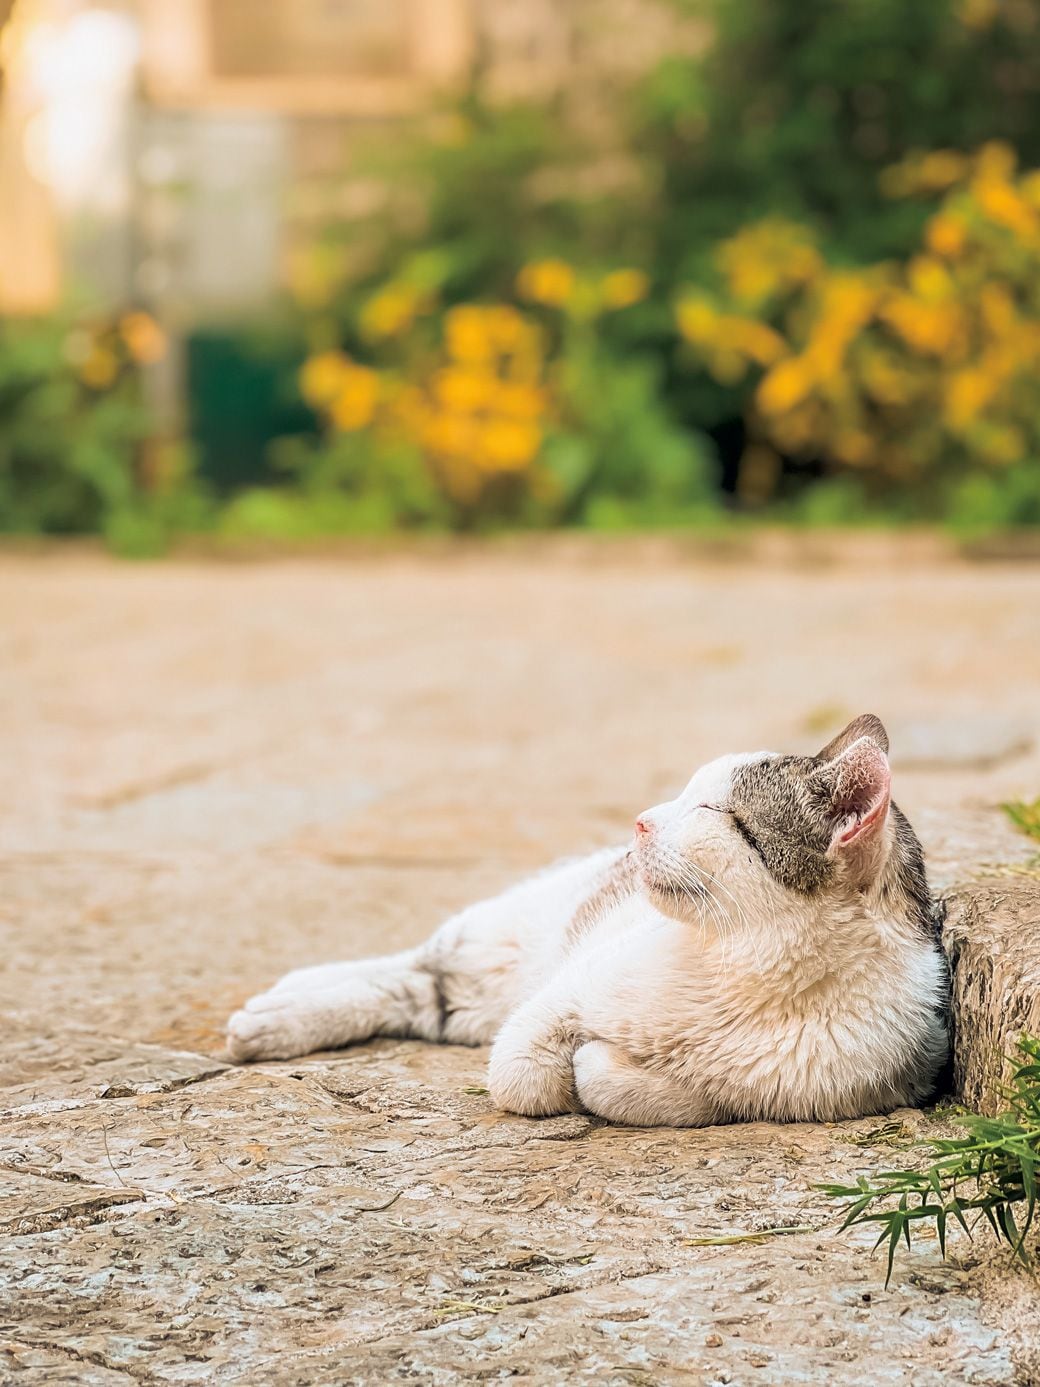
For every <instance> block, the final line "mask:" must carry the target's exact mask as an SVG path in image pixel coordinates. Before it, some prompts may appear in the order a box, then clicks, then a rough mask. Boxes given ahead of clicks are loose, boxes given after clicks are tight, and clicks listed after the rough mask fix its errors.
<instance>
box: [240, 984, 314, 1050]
mask: <svg viewBox="0 0 1040 1387" xmlns="http://www.w3.org/2000/svg"><path fill="white" fill-rule="evenodd" d="M309 1011H310V1009H309V1008H308V1006H307V1005H306V1003H305V1002H304V1001H303V999H302V998H299V997H295V996H293V995H292V994H291V993H285V992H281V993H279V992H263V993H261V994H260V996H259V997H251V998H250V999H249V1001H248V1002H246V1004H245V1006H244V1007H243V1008H242V1010H241V1011H236V1012H235V1014H234V1015H233V1016H232V1017H231V1019H230V1020H229V1021H228V1025H227V1047H228V1051H229V1053H230V1055H231V1058H232V1059H233V1060H235V1061H236V1062H237V1063H239V1064H242V1063H244V1062H246V1061H248V1060H287V1059H295V1058H296V1057H297V1056H298V1055H306V1054H309V1053H310V1051H311V1050H313V1049H315V1048H316V1046H315V1043H314V1036H313V1035H312V1031H313V1029H314V1027H313V1025H312V1024H311V1017H310V1015H309Z"/></svg>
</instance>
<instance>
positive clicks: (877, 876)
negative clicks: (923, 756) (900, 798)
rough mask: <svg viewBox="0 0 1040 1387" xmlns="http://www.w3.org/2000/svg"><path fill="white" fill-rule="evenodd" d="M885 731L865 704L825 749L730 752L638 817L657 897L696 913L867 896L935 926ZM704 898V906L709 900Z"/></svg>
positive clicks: (640, 848)
mask: <svg viewBox="0 0 1040 1387" xmlns="http://www.w3.org/2000/svg"><path fill="white" fill-rule="evenodd" d="M887 752H888V735H887V733H886V732H885V729H884V727H883V726H882V724H881V722H880V721H879V719H878V718H876V717H874V716H873V714H870V713H865V714H863V715H862V716H861V717H858V718H855V719H854V720H853V721H852V722H850V723H849V725H848V727H846V728H845V729H844V731H842V732H840V733H839V734H838V736H837V737H835V738H834V739H833V741H831V742H829V743H828V744H827V746H825V747H824V748H823V750H822V751H821V752H820V753H819V754H818V755H816V756H783V755H779V754H778V753H776V752H766V751H760V752H753V753H751V754H748V755H737V756H723V757H720V758H719V760H717V761H712V762H710V763H709V764H708V765H706V766H704V767H702V768H701V770H699V771H698V772H697V774H696V775H695V776H694V777H693V779H692V780H691V781H690V783H689V785H687V787H686V789H685V790H684V791H683V792H682V794H681V795H680V796H679V797H678V799H675V800H672V801H671V802H670V803H668V804H662V805H658V806H657V807H656V808H654V809H650V810H647V811H646V813H644V814H641V815H640V816H639V818H638V819H637V821H636V858H637V861H638V864H639V868H640V871H641V874H642V877H643V880H644V883H645V885H646V887H647V889H648V890H649V892H650V895H651V898H652V899H653V900H654V903H655V905H657V906H658V908H659V909H661V910H662V911H664V912H665V913H667V914H670V915H675V916H678V917H679V918H688V917H690V916H698V917H706V916H708V915H710V914H711V913H712V911H715V912H724V913H725V915H726V916H727V918H731V919H732V918H736V917H739V914H740V912H741V911H745V912H746V911H747V910H748V909H750V908H752V907H753V908H754V909H755V911H756V913H757V914H761V912H762V910H763V909H764V910H765V911H766V912H767V914H768V912H772V913H773V916H774V918H777V919H779V918H780V916H781V913H786V914H792V913H798V911H799V908H801V911H802V912H803V913H804V907H805V906H806V905H810V904H817V905H822V906H824V907H826V906H827V905H828V904H829V903H832V902H833V903H834V904H835V905H836V906H837V905H838V904H839V903H847V902H849V901H855V900H857V899H858V898H859V899H861V898H863V897H865V896H866V897H869V898H870V899H871V900H872V901H874V902H878V901H880V902H881V904H882V905H884V904H885V903H886V901H887V898H888V897H890V896H891V904H892V907H893V909H897V910H899V912H900V913H902V914H909V916H910V917H911V918H913V919H914V923H919V924H920V925H921V927H922V928H928V927H929V921H930V900H929V896H928V889H927V885H926V882H925V876H924V866H923V861H922V855H921V848H920V844H919V843H918V841H917V839H916V837H915V836H914V833H913V830H912V829H911V828H910V825H909V824H908V823H907V821H906V819H905V818H904V817H903V815H902V814H900V812H899V810H898V809H897V808H896V807H895V805H893V804H892V802H891V772H890V770H889V765H888V755H887ZM706 907H707V909H706Z"/></svg>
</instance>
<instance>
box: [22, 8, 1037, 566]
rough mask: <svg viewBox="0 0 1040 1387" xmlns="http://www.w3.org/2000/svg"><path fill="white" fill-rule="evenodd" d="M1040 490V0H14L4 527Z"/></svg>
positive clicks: (502, 515) (422, 521)
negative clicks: (911, 2)
mask: <svg viewBox="0 0 1040 1387" xmlns="http://www.w3.org/2000/svg"><path fill="white" fill-rule="evenodd" d="M755 516H765V517H768V518H771V519H774V520H784V521H787V522H792V523H799V524H816V525H836V524H864V523H868V524H908V523H922V522H924V523H941V524H943V525H947V526H951V527H953V528H954V529H955V530H958V531H960V532H969V533H970V532H980V531H981V532H985V531H1004V530H1008V529H1011V528H1015V527H1023V526H1030V525H1037V524H1040V0H918V3H916V4H914V5H911V6H908V5H906V4H905V3H902V2H901V0H844V3H842V4H834V3H830V2H828V0H724V3H720V4H714V5H713V4H712V3H710V0H703V3H696V0H685V2H680V0H567V2H566V3H563V0H378V3H376V2H375V0H265V3H263V4H259V5H258V4H255V3H252V2H251V0H106V2H105V3H91V0H0V530H3V531H5V532H13V533H27V534H83V533H85V534H99V535H101V536H103V538H104V540H105V541H106V542H107V543H108V544H109V546H110V547H112V548H113V549H115V550H116V551H118V552H123V553H127V554H151V553H157V552H161V551H162V550H163V549H165V548H166V547H167V546H168V545H169V544H170V542H171V541H173V540H175V539H176V538H177V537H178V536H180V535H195V534H200V533H201V534H210V535H214V536H217V537H226V538H228V539H262V540H289V541H294V542H298V541H301V540H307V539H311V538H320V537H326V536H335V535H342V534H359V533H361V534H369V533H385V532H396V531H404V530H416V529H426V530H431V529H432V530H488V529H493V528H502V527H548V526H585V527H590V528H594V529H600V530H602V529H622V528H630V527H661V526H669V527H676V526H683V527H686V526H689V527H700V528H709V529H710V528H711V527H716V526H723V525H726V526H731V525H733V524H734V523H740V521H741V518H742V517H748V518H751V517H755Z"/></svg>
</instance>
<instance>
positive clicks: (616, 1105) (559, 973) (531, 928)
mask: <svg viewBox="0 0 1040 1387" xmlns="http://www.w3.org/2000/svg"><path fill="white" fill-rule="evenodd" d="M887 751H888V737H887V735H886V733H885V729H884V728H883V727H882V725H881V723H880V722H879V721H878V719H877V718H875V717H873V716H872V715H870V714H865V715H864V716H862V717H859V718H856V719H855V721H854V722H852V723H850V724H849V726H848V727H847V728H845V730H844V731H843V732H842V733H840V734H839V736H837V737H836V738H835V739H834V740H833V741H832V742H831V743H830V744H829V745H828V746H826V747H825V748H824V749H823V750H822V751H821V752H820V753H819V755H818V756H784V755H779V754H777V753H775V752H755V753H752V754H750V755H738V756H724V757H721V758H720V759H719V760H717V761H712V762H711V763H710V764H709V765H707V766H705V767H703V769H701V770H699V771H698V772H697V774H696V775H695V776H694V777H693V779H692V780H691V781H690V783H689V785H688V786H687V787H686V789H685V790H684V791H683V792H682V794H681V795H680V796H679V797H678V799H675V800H673V801H671V802H670V803H668V804H662V805H659V806H658V807H657V808H656V809H652V810H649V811H648V812H646V813H644V814H642V815H640V817H639V818H638V819H637V820H636V824H635V839H634V842H633V843H632V844H631V845H630V846H629V847H625V848H619V849H617V850H608V851H604V852H599V853H596V854H594V855H593V856H591V857H587V858H583V859H581V860H579V861H572V862H567V863H564V864H562V865H558V866H555V867H552V868H550V869H549V870H547V871H546V872H544V873H542V874H541V875H539V876H536V877H533V878H531V879H529V880H527V881H524V882H522V883H520V884H519V885H518V886H514V887H513V888H512V889H511V890H508V891H506V892H505V893H504V894H503V895H501V896H497V897H495V898H494V899H493V900H489V901H483V902H481V903H480V904H478V905H473V906H470V907H469V908H468V909H466V910H463V911H462V912H461V914H459V915H456V916H454V917H453V918H452V919H450V920H448V921H446V923H445V924H443V925H442V926H441V927H440V929H439V930H438V931H437V932H436V933H435V934H434V935H433V937H432V938H431V939H429V940H428V941H427V942H426V943H425V944H422V945H420V946H419V947H418V948H416V949H410V950H408V951H407V952H405V953H400V954H395V955H393V956H392V957H388V958H377V959H370V960H363V961H361V962H355V963H338V964H329V965H327V966H324V967H318V968H304V969H301V970H299V971H297V972H293V973H290V974H288V976H287V977H285V978H283V979H282V980H281V982H279V983H278V984H277V985H276V986H275V987H274V988H273V989H272V990H271V991H270V992H265V993H263V994H262V995H261V996H259V997H254V998H253V999H252V1000H251V1001H249V1002H247V1003H246V1005H245V1008H244V1009H243V1010H242V1011H238V1012H236V1013H235V1015H234V1016H232V1018H231V1020H230V1022H229V1027H228V1043H229V1046H230V1050H231V1054H232V1055H233V1057H234V1058H235V1059H238V1060H259V1059H282V1058H289V1057H291V1056H294V1055H303V1054H307V1053H309V1052H310V1051H313V1050H319V1049H327V1048H330V1047H333V1046H341V1045H350V1044H353V1043H355V1042H357V1041H362V1040H367V1039H368V1038H369V1037H371V1036H375V1035H392V1036H413V1037H416V1038H418V1039H422V1040H431V1041H445V1042H449V1043H456V1044H463V1045H477V1044H483V1043H486V1042H493V1048H492V1051H491V1060H490V1065H489V1078H488V1084H489V1088H490V1093H491V1098H492V1101H493V1102H494V1103H495V1104H497V1105H498V1106H499V1107H501V1108H505V1109H508V1110H509V1111H512V1112H516V1113H524V1114H527V1115H529V1116H532V1117H537V1116H544V1115H547V1114H550V1113H562V1112H567V1111H570V1110H573V1109H575V1108H579V1107H580V1108H584V1109H586V1110H588V1111H589V1112H591V1113H596V1114H598V1115H599V1116H601V1117H604V1118H607V1119H609V1120H611V1121H614V1122H627V1123H635V1124H638V1125H652V1124H662V1125H674V1126H699V1125H702V1124H705V1123H713V1122H729V1121H740V1120H747V1119H756V1118H757V1119H773V1120H777V1121H806V1120H814V1119H816V1120H833V1119H837V1118H845V1117H857V1116H862V1115H865V1114H868V1113H877V1112H884V1111H886V1110H889V1109H891V1108H893V1107H898V1106H900V1105H903V1104H911V1103H916V1102H918V1101H920V1100H921V1099H922V1098H923V1097H925V1096H927V1094H928V1093H929V1092H930V1091H931V1090H932V1088H933V1085H934V1083H935V1079H936V1075H937V1074H938V1072H939V1070H940V1068H941V1066H942V1063H943V1060H944V1058H945V1055H946V1049H947V1034H946V1025H945V1019H944V1017H945V999H946V990H947V976H946V965H945V960H944V956H943V954H942V951H941V949H940V947H939V944H938V941H937V938H936V930H935V925H934V910H933V905H932V901H931V898H930V896H929V893H928V886H927V883H926V880H925V873H924V864H923V860H922V854H921V847H920V844H919V843H918V841H917V838H916V837H915V836H914V833H913V830H912V829H911V828H910V825H909V824H908V823H907V821H906V819H905V818H904V817H903V815H902V814H901V813H900V811H899V810H898V809H897V808H896V806H895V805H894V804H892V803H891V801H890V794H889V787H890V773H889V765H888V759H887V756H886V753H887Z"/></svg>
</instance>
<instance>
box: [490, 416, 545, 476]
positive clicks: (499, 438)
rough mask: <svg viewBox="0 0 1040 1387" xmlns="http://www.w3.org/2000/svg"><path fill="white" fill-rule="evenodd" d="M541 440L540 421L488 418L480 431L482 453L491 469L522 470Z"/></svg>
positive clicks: (535, 453) (503, 470)
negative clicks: (533, 422) (538, 423)
mask: <svg viewBox="0 0 1040 1387" xmlns="http://www.w3.org/2000/svg"><path fill="white" fill-rule="evenodd" d="M541 444H542V434H541V430H540V429H539V428H538V427H537V425H535V424H532V423H529V422H527V421H524V420H520V419H500V418H495V419H489V420H488V422H487V423H486V424H485V425H484V427H483V428H482V429H481V431H480V438H479V445H478V446H479V456H480V461H481V463H482V465H483V466H484V467H486V468H487V470H488V471H490V472H519V471H522V470H523V468H525V467H526V466H527V464H528V463H529V462H533V460H534V458H535V457H536V456H537V453H538V449H539V448H540V447H541Z"/></svg>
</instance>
